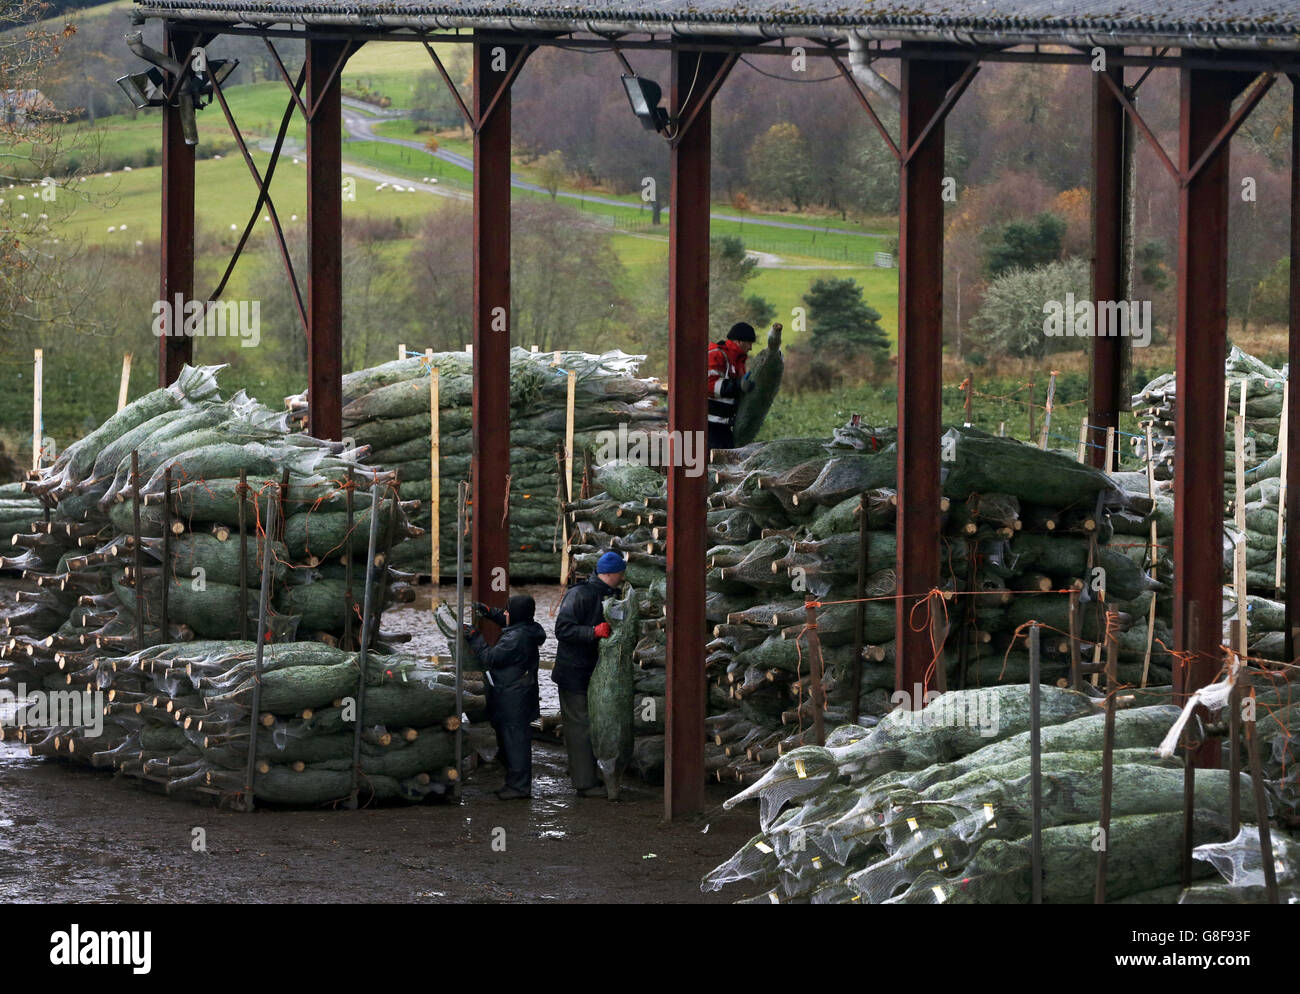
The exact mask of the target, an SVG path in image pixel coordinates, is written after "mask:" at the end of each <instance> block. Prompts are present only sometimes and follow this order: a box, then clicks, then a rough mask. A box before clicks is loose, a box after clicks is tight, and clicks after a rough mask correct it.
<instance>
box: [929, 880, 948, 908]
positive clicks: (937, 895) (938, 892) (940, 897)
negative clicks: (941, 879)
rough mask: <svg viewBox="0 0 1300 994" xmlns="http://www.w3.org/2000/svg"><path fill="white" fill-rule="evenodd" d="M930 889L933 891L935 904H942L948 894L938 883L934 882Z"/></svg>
mask: <svg viewBox="0 0 1300 994" xmlns="http://www.w3.org/2000/svg"><path fill="white" fill-rule="evenodd" d="M930 890H931V891H932V892H933V893H934V900H935V902H936V903H937V904H943V902H944V901H946V900H948V895H947V894H945V893H944V890H943V888H942V887H940V886H939V885H938V884H935V885H934V886H933V887H931V888H930Z"/></svg>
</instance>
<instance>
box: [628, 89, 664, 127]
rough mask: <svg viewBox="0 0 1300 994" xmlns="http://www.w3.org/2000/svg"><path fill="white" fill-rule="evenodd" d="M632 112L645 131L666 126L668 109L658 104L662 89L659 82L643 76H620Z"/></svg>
mask: <svg viewBox="0 0 1300 994" xmlns="http://www.w3.org/2000/svg"><path fill="white" fill-rule="evenodd" d="M620 78H621V79H622V80H623V89H624V90H626V91H627V100H628V103H630V104H631V105H632V113H633V114H635V115H636V116H637V120H639V121H640V122H641V126H642V127H643V128H645V129H646V130H647V131H663V129H664V128H666V127H667V126H668V111H666V110H664V108H662V107H660V106H659V100H660V98H661V97H662V96H663V91H662V90H661V89H660V88H659V84H658V83H656V82H655V81H654V80H652V79H646V78H645V77H644V76H622V77H620Z"/></svg>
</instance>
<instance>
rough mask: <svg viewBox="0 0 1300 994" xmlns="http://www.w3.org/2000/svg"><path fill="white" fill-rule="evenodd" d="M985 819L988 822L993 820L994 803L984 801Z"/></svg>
mask: <svg viewBox="0 0 1300 994" xmlns="http://www.w3.org/2000/svg"><path fill="white" fill-rule="evenodd" d="M984 820H985V821H986V822H988V821H992V820H993V805H992V804H989V803H988V802H987V801H986V802H985V803H984Z"/></svg>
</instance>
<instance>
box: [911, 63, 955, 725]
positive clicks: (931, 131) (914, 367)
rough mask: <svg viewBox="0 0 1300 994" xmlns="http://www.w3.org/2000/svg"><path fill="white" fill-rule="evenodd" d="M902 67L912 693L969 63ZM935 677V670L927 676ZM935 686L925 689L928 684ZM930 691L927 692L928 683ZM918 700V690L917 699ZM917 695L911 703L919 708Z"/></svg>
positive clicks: (927, 582)
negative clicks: (959, 119)
mask: <svg viewBox="0 0 1300 994" xmlns="http://www.w3.org/2000/svg"><path fill="white" fill-rule="evenodd" d="M905 47H906V48H907V52H906V53H905V57H904V58H903V59H902V62H901V63H900V73H901V82H902V85H901V87H900V91H901V99H900V111H901V118H902V121H901V133H900V137H899V142H898V144H899V147H900V148H902V149H906V150H907V151H906V154H905V156H904V159H903V163H902V165H901V183H900V201H899V223H898V520H897V525H896V528H897V537H898V559H897V569H898V578H899V581H898V589H899V591H900V592H901V594H902V596H900V597H899V598H898V600H897V601H895V604H896V613H895V616H894V618H895V633H896V638H897V640H898V652H897V653H896V659H897V661H896V662H895V664H894V665H895V669H894V680H895V685H896V687H897V689H899V690H905V691H907V692H908V693H909V694H911V693H912V690H913V687H914V686H915V685H917V684H921V685H924V684H925V683H926V671H927V670H928V669H929V666H930V663H931V660H932V659H933V657H934V648H933V647H932V646H931V644H930V643H931V635H930V625H929V624H926V623H925V621H926V619H925V618H924V617H923V616H922V615H923V609H922V611H918V612H917V615H918V616H917V617H916V618H914V617H913V616H912V609H913V608H914V607H915V606H916V605H917V604H918V602H920V601H921V600H923V599H925V597H926V595H927V594H928V593H929V591H931V590H932V589H934V588H935V587H936V586H938V583H939V543H938V542H937V541H936V540H935V539H936V536H937V535H938V534H939V532H940V526H941V522H940V520H939V514H940V512H939V498H940V487H939V455H940V453H939V436H940V433H941V429H942V403H941V399H942V398H941V393H942V383H943V366H942V357H943V198H942V188H943V147H944V142H943V139H944V125H943V118H942V113H943V112H946V110H947V109H948V108H950V107H951V106H952V104H953V101H952V100H951V99H950V94H949V88H950V87H952V86H953V84H954V83H957V82H958V81H959V80H961V81H964V82H965V83H969V81H970V78H971V76H972V75H973V73H972V71H971V69H970V67H968V66H963V65H962V64H961V63H959V62H956V63H955V62H940V61H934V60H931V59H927V58H925V54H926V51H927V47H926V46H921V45H907V46H905ZM931 679H932V680H933V676H932V677H931ZM933 686H934V684H933V682H932V683H931V684H930V688H933ZM930 688H928V689H930ZM921 696H922V697H923V696H924V695H921ZM922 703H923V702H922V700H913V707H914V708H920V707H921V705H922Z"/></svg>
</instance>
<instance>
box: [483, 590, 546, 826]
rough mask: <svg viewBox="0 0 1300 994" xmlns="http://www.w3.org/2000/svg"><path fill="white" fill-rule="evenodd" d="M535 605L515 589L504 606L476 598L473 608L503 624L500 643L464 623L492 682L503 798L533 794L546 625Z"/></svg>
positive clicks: (492, 717) (491, 708) (490, 710)
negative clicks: (489, 640) (491, 641)
mask: <svg viewBox="0 0 1300 994" xmlns="http://www.w3.org/2000/svg"><path fill="white" fill-rule="evenodd" d="M535 610H536V604H535V603H534V601H533V599H532V598H531V597H529V596H528V595H527V594H516V595H515V596H514V597H511V598H510V599H509V601H507V602H506V609H505V610H504V611H500V610H497V609H496V608H490V607H488V606H487V605H486V604H479V603H476V604H475V605H474V611H475V613H476V614H479V615H481V616H483V617H485V618H487V619H488V620H489V621H492V622H494V623H496V624H498V625H500V626H501V628H502V632H501V637H500V638H499V639H497V641H496V644H495V645H488V644H487V640H486V639H484V638H483V636H482V634H480V633H479V631H478V630H477V629H474V628H471V627H470V626H469V625H466V626H465V641H466V642H467V643H468V644H469V648H470V650H471V651H472V652H473V653H474V656H475V658H476V659H478V661H479V664H480V665H481V666H482V667H483V675H484V678H485V680H486V681H487V685H488V687H487V710H488V719H489V720H490V721H491V722H492V728H493V729H494V730H495V731H496V733H497V754H498V755H499V756H500V757H501V764H502V765H503V766H504V767H505V768H506V785H505V786H504V787H502V788H501V789H500V790H498V791H497V797H498V798H499V799H500V800H503V801H513V800H519V799H522V798H527V797H532V792H533V730H532V727H531V726H532V723H533V720H534V719H535V718H537V717H538V716H539V715H540V714H541V701H540V699H539V697H538V690H537V669H538V666H539V665H540V660H539V658H538V652H537V650H538V647H539V646H541V644H542V643H543V642H545V641H546V630H545V629H544V628H542V626H541V625H539V624H538V623H537V622H536V621H534V620H533V612H534V611H535Z"/></svg>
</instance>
